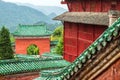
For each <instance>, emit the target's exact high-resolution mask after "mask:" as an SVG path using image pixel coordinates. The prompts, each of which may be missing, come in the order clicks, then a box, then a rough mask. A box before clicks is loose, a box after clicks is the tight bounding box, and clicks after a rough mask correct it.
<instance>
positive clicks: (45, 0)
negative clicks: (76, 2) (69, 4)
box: [3, 0, 66, 8]
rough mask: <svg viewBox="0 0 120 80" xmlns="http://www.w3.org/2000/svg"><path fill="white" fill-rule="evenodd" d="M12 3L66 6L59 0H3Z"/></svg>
mask: <svg viewBox="0 0 120 80" xmlns="http://www.w3.org/2000/svg"><path fill="white" fill-rule="evenodd" d="M3 1H6V2H12V3H29V4H33V5H40V6H60V7H64V8H66V5H63V4H61V3H60V2H61V0H3Z"/></svg>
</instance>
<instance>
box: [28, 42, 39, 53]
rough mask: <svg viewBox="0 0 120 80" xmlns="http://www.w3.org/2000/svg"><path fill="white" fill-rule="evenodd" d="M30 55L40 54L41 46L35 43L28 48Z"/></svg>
mask: <svg viewBox="0 0 120 80" xmlns="http://www.w3.org/2000/svg"><path fill="white" fill-rule="evenodd" d="M27 54H28V55H39V48H38V47H37V46H36V45H35V44H31V45H30V46H28V48H27Z"/></svg>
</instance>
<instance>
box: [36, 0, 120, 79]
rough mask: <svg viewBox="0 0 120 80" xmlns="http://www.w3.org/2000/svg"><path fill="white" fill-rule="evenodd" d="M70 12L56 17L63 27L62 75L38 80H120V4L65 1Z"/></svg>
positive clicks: (114, 0)
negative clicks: (63, 62)
mask: <svg viewBox="0 0 120 80" xmlns="http://www.w3.org/2000/svg"><path fill="white" fill-rule="evenodd" d="M61 3H62V4H67V6H68V9H69V11H68V12H65V13H63V14H61V15H59V16H57V17H55V18H54V19H55V20H61V21H62V22H63V24H64V51H63V54H64V59H66V60H67V61H70V62H72V64H71V65H69V66H67V67H65V68H64V69H62V70H61V71H54V72H53V71H51V72H50V71H48V72H46V74H44V75H41V76H40V77H39V78H36V79H35V80H120V18H119V17H120V1H119V0H62V2H61Z"/></svg>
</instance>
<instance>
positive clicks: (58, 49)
mask: <svg viewBox="0 0 120 80" xmlns="http://www.w3.org/2000/svg"><path fill="white" fill-rule="evenodd" d="M55 52H56V53H57V54H60V55H62V54H63V36H61V37H60V38H59V42H58V44H57V46H56V47H55Z"/></svg>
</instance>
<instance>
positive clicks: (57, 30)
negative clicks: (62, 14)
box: [51, 26, 63, 41]
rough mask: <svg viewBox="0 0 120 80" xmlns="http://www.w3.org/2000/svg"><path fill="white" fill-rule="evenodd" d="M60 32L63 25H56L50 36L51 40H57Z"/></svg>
mask: <svg viewBox="0 0 120 80" xmlns="http://www.w3.org/2000/svg"><path fill="white" fill-rule="evenodd" d="M62 33H63V26H59V27H57V28H56V29H55V30H54V32H53V34H52V36H51V40H52V41H54V40H59V38H60V37H61V36H63V35H62Z"/></svg>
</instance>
